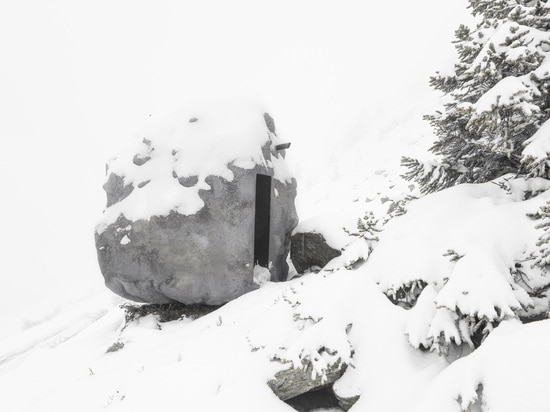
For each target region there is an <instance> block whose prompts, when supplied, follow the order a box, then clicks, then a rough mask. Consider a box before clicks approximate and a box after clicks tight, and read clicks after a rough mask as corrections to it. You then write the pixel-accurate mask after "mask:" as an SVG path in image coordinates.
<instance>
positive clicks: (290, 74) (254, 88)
mask: <svg viewBox="0 0 550 412" xmlns="http://www.w3.org/2000/svg"><path fill="white" fill-rule="evenodd" d="M207 3H208V4H207ZM210 3H211V4H210ZM364 3H365V2H362V1H354V2H346V3H345V4H343V3H342V2H335V1H315V2H314V1H304V2H299V3H297V2H293V1H281V2H277V3H268V2H257V1H239V2H236V3H235V4H233V2H232V4H231V5H229V3H225V2H221V1H217V2H166V4H163V5H162V6H160V5H157V4H155V5H154V7H153V5H152V3H150V2H147V1H132V2H130V1H121V2H116V3H112V2H107V1H104V2H103V1H100V2H95V3H94V6H93V7H91V6H90V7H85V6H82V5H78V6H77V5H76V3H73V2H69V1H61V0H59V1H54V2H48V4H45V3H43V2H35V3H34V4H33V6H34V8H31V9H27V8H25V7H24V6H22V5H17V4H16V3H12V4H9V5H8V4H7V3H3V4H2V5H0V23H1V24H0V35H1V36H0V37H1V38H4V39H6V38H14V39H17V41H14V42H2V43H0V50H1V51H2V53H3V56H5V59H4V60H5V64H2V67H0V73H2V76H0V86H1V87H0V88H1V89H2V90H3V93H2V96H0V108H1V111H2V113H3V114H4V116H3V120H2V122H0V136H1V137H2V141H3V142H4V144H5V145H6V146H5V147H7V150H6V151H5V153H7V156H6V158H4V159H3V160H2V162H0V170H1V174H2V176H5V179H4V182H3V192H4V193H5V198H3V201H2V202H0V213H1V215H2V216H3V218H4V222H3V233H2V237H1V238H0V246H1V250H2V269H1V271H0V280H1V282H2V288H1V289H0V312H1V313H0V325H1V326H0V410H2V411H10V412H11V411H21V412H23V411H25V412H27V411H74V410H84V411H85V410H90V411H97V410H103V409H106V410H113V411H139V410H148V409H152V408H154V409H156V410H158V409H161V408H163V407H165V408H178V407H181V408H182V409H186V410H187V409H189V410H204V411H223V410H228V411H229V410H231V411H233V410H240V411H253V410H265V411H271V410H272V411H278V410H281V411H284V410H286V411H289V410H291V408H290V407H289V406H288V405H287V404H285V403H283V402H281V401H279V400H278V398H277V397H276V396H275V395H274V394H273V393H272V392H271V390H270V389H269V387H268V386H267V384H266V382H267V381H268V380H269V379H270V378H271V377H272V376H273V374H274V373H275V372H276V371H278V370H280V369H281V368H282V367H284V365H285V364H284V363H281V362H280V361H273V360H274V359H279V360H283V361H288V362H294V363H295V364H299V363H300V360H301V359H304V358H305V359H310V360H313V363H314V366H315V370H316V371H317V372H318V373H320V374H323V372H324V371H325V367H326V365H327V363H330V362H331V361H334V359H332V358H333V357H334V356H336V355H331V354H333V353H335V354H337V356H339V357H340V358H342V359H343V360H346V361H349V362H351V363H352V365H353V367H349V368H348V369H347V371H346V373H345V374H344V376H343V377H342V378H341V379H340V380H339V381H338V382H337V383H336V384H335V390H336V391H337V392H338V393H340V394H342V395H345V396H355V395H361V397H360V400H359V401H358V402H357V403H356V404H355V406H354V407H353V408H352V411H405V410H415V411H423V412H430V411H437V412H441V411H460V410H461V408H462V409H463V410H467V409H468V408H470V410H495V411H499V412H502V411H504V412H506V411H519V410H522V411H543V410H546V409H547V405H548V403H549V401H550V399H548V394H547V393H548V392H547V391H545V387H544V384H545V379H544V378H545V376H546V375H547V373H546V371H547V370H549V369H550V357H549V356H548V350H547V349H546V348H548V346H549V344H550V324H549V323H548V321H547V320H546V321H537V322H533V323H529V324H521V323H520V322H519V320H518V319H520V318H521V319H525V318H528V317H529V316H538V315H540V314H541V313H542V314H544V313H545V312H546V311H547V310H548V306H547V304H548V302H547V301H545V300H544V299H540V298H538V297H533V296H530V295H529V292H532V291H533V290H536V289H541V288H544V287H545V286H546V285H547V282H546V279H545V278H544V277H543V276H541V274H540V273H538V272H536V270H532V269H531V268H530V266H529V262H530V260H529V258H530V256H529V254H530V253H531V252H533V251H534V250H535V249H536V248H535V245H534V243H535V242H536V239H537V237H538V235H539V233H538V231H537V229H535V224H536V222H534V221H532V220H530V218H528V217H527V215H526V214H527V213H535V212H536V211H537V209H538V208H539V207H540V206H541V205H542V204H543V203H544V200H545V198H547V196H548V195H547V194H545V193H547V192H545V190H547V189H548V187H546V186H545V185H544V184H542V183H541V182H540V181H531V182H529V187H527V186H525V185H522V184H520V183H518V182H515V181H514V180H512V179H510V180H509V181H499V182H495V183H487V184H485V185H478V186H460V187H457V188H453V189H450V190H447V191H444V192H442V193H438V194H435V195H431V196H428V197H426V198H422V199H419V200H413V201H410V202H408V203H406V204H405V206H404V207H405V209H406V210H407V213H406V214H404V215H403V216H397V217H394V218H393V219H392V220H390V221H389V222H388V223H387V224H385V225H384V226H383V231H382V232H381V234H380V236H379V237H380V240H379V241H378V242H376V244H375V245H374V249H373V252H372V254H371V255H370V256H368V254H369V249H368V247H366V246H365V244H364V243H361V242H364V241H363V240H362V239H358V240H355V238H350V237H349V236H347V235H345V232H344V231H343V230H342V226H344V227H346V228H347V229H348V230H350V231H354V230H355V229H356V228H355V225H356V221H357V219H358V218H359V217H362V216H364V214H365V212H367V211H372V212H373V213H374V215H375V216H376V217H379V218H381V219H382V218H383V217H384V216H386V215H387V214H388V211H389V208H390V206H392V205H394V204H396V203H398V202H402V201H404V200H406V199H407V201H408V196H418V192H417V188H415V187H414V186H413V185H411V183H410V182H406V181H404V180H402V179H400V178H399V175H400V173H402V170H401V169H400V168H399V160H400V158H401V156H403V155H408V156H413V157H420V158H421V157H423V156H425V153H426V149H427V148H428V147H429V145H430V143H431V140H432V135H431V130H430V128H429V126H428V124H427V123H426V122H424V121H423V120H422V115H423V114H425V113H429V112H431V111H432V110H433V109H434V107H435V106H436V104H437V96H435V95H434V94H433V93H431V92H430V91H429V89H428V86H427V77H428V76H429V75H430V74H432V73H433V72H434V71H435V70H437V69H440V70H445V69H446V68H448V67H449V66H450V65H451V64H452V59H453V57H452V56H453V50H452V47H451V45H450V40H451V38H452V33H453V30H454V28H455V27H456V26H457V25H458V24H459V23H463V22H468V21H469V17H468V16H467V12H466V9H465V4H464V3H465V2H458V1H455V0H446V1H443V2H442V1H441V0H439V1H436V0H423V1H419V2H408V1H404V0H403V1H398V2H392V3H391V4H390V3H387V4H386V3H383V4H368V5H366V4H364ZM121 22H123V23H121ZM389 22H391V24H390V23H389ZM235 93H237V94H242V93H244V94H249V95H253V96H254V98H259V99H260V100H263V101H265V102H266V104H267V106H268V110H269V112H270V113H271V114H272V116H273V117H274V118H275V121H276V124H277V129H278V133H279V134H280V135H281V137H282V138H285V139H289V140H292V141H293V145H292V147H291V150H290V151H289V154H288V155H289V157H288V160H289V162H291V163H292V164H293V166H294V170H295V174H296V176H297V178H298V184H299V198H298V212H299V215H300V217H301V219H302V223H301V225H302V227H303V228H319V230H321V231H323V232H324V233H329V234H331V235H333V238H334V239H329V240H333V243H334V244H338V247H344V246H346V245H347V244H348V243H349V242H351V241H353V240H355V243H353V244H352V245H351V246H349V247H348V249H347V252H345V253H344V255H343V256H342V257H341V258H337V259H336V260H335V261H333V262H332V263H331V266H330V270H327V271H324V272H321V273H319V274H310V275H307V276H304V277H301V278H296V279H293V280H292V281H290V282H287V283H281V284H273V283H267V284H266V285H265V286H263V287H262V288H261V289H260V290H258V291H255V292H252V293H250V294H247V295H245V296H243V297H241V298H239V299H237V300H235V301H233V302H230V303H229V304H227V305H225V306H224V307H222V308H221V309H219V310H217V311H215V312H213V313H211V314H209V315H206V316H204V317H202V318H200V319H198V320H195V321H191V320H189V319H187V320H180V321H173V322H167V323H159V322H158V320H157V319H155V318H154V317H153V316H148V317H145V318H142V319H140V320H139V321H134V322H130V323H129V324H128V325H125V320H124V313H123V311H122V309H120V307H119V305H120V304H121V303H122V302H123V301H122V299H120V298H118V297H115V296H113V295H112V294H111V293H110V292H108V291H107V290H105V289H104V287H103V285H102V279H101V274H100V273H99V268H98V267H97V262H96V257H95V250H94V245H93V228H94V226H95V224H96V222H97V219H98V217H99V215H100V213H101V210H102V208H103V206H104V194H103V193H102V190H101V185H102V182H103V179H104V163H105V161H107V160H108V159H109V157H110V156H111V155H112V154H113V153H116V152H117V149H118V147H120V146H123V145H124V144H125V142H126V138H125V136H129V135H131V133H132V132H134V131H135V130H137V129H139V127H140V126H141V125H142V124H143V123H145V121H146V120H147V119H148V118H149V117H150V116H151V117H154V118H158V117H160V113H164V112H167V111H171V110H172V109H173V108H174V107H176V106H179V105H180V104H181V102H182V101H183V100H186V99H187V98H190V97H204V96H210V95H214V94H223V95H228V94H235ZM497 183H498V184H497ZM526 190H531V191H535V192H536V194H538V195H537V196H535V197H532V198H530V199H527V198H526V196H525V191H526ZM449 250H451V251H452V252H451V253H450V254H449V253H448V252H449ZM453 253H454V254H453ZM445 254H446V255H445ZM444 255H445V256H444ZM359 257H362V258H367V257H368V260H367V261H366V263H364V264H363V265H361V266H359V267H355V268H346V267H345V266H347V264H348V263H350V262H352V261H354V260H357V258H359ZM453 258H457V259H458V260H453ZM518 263H520V264H523V266H521V268H522V272H521V276H520V278H521V279H519V280H518V273H519V272H517V271H516V272H514V273H511V272H510V268H516V269H517V266H516V264H518ZM418 281H422V282H425V283H426V284H427V286H426V287H425V288H424V289H423V290H422V292H421V293H420V295H419V296H415V298H416V297H417V298H418V302H417V304H416V306H415V307H414V308H413V309H410V310H408V309H405V308H403V307H402V306H403V305H401V306H399V305H395V304H394V303H392V301H391V300H390V298H392V299H395V297H396V292H397V291H399V289H400V288H402V287H403V286H406V285H410V284H411V282H418ZM419 292H420V291H419ZM479 296H483V299H478V298H477V297H479ZM478 302H484V303H485V305H484V306H483V307H481V306H476V303H478ZM251 308H253V310H251ZM468 315H471V316H473V317H477V318H480V319H482V320H483V319H485V321H486V322H487V323H486V324H485V326H486V327H487V328H488V330H489V329H492V328H494V330H492V332H491V333H490V334H489V337H488V338H487V339H486V340H485V341H484V342H483V344H482V345H481V346H480V347H479V348H477V349H476V350H475V351H472V348H471V345H473V344H474V342H472V338H471V332H472V329H471V328H472V325H471V324H468ZM487 325H490V326H487ZM474 326H475V325H474ZM468 328H470V329H468ZM440 338H441V339H440ZM115 343H116V345H115V346H113V344H115ZM117 347H118V348H119V349H118V350H115V351H113V350H111V351H107V349H108V348H117ZM321 348H324V350H321ZM327 348H328V349H330V351H326V349H327ZM422 348H424V349H426V348H428V349H433V350H432V351H422V350H421V349H422ZM438 351H439V352H441V353H445V354H446V356H440V355H439V354H438ZM331 357H332V358H331ZM476 408H477V409H476Z"/></svg>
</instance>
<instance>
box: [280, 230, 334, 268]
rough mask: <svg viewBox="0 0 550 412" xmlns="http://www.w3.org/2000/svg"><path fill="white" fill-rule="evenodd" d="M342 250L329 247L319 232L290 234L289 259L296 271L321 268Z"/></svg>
mask: <svg viewBox="0 0 550 412" xmlns="http://www.w3.org/2000/svg"><path fill="white" fill-rule="evenodd" d="M341 254H342V252H340V251H339V250H336V249H333V248H332V247H330V246H329V245H328V244H327V242H326V240H325V238H324V237H323V235H321V234H320V233H314V232H306V233H295V234H294V235H292V241H291V248H290V259H291V260H292V264H293V265H294V267H295V268H296V271H297V272H298V273H304V272H305V271H306V270H308V269H311V268H312V267H319V268H323V267H324V266H325V265H326V264H327V263H328V262H330V261H331V260H332V259H334V258H335V257H337V256H340V255H341Z"/></svg>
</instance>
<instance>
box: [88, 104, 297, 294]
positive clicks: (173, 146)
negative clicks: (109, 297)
mask: <svg viewBox="0 0 550 412" xmlns="http://www.w3.org/2000/svg"><path fill="white" fill-rule="evenodd" d="M287 147H288V145H285V144H283V143H282V142H281V141H279V139H278V138H277V136H276V134H275V125H274V122H273V119H272V118H271V117H270V116H269V115H268V114H267V113H266V112H265V111H264V110H263V109H262V108H261V107H260V106H259V105H257V104H256V103H254V102H249V101H245V102H243V101H234V100H226V101H217V102H203V103H200V104H195V105H193V106H190V107H187V108H184V109H182V110H180V111H178V112H177V113H175V114H174V115H172V116H170V117H168V118H166V119H163V120H162V121H159V122H155V123H153V124H151V125H150V126H148V127H145V128H144V130H142V131H141V132H140V134H139V135H138V136H137V140H136V143H135V144H134V145H133V146H131V147H130V148H129V149H128V150H126V151H124V152H123V153H122V154H121V155H119V156H118V157H116V158H114V159H112V160H111V161H110V162H109V164H108V169H107V170H108V178H107V183H106V184H105V186H104V188H105V191H106V192H107V208H106V209H105V211H104V213H103V217H102V219H101V221H100V223H99V224H98V226H97V227H96V232H95V239H96V247H97V253H98V259H99V265H100V268H101V271H102V273H103V276H104V277H105V282H106V285H107V286H108V287H109V288H110V289H111V290H112V291H114V292H115V293H117V294H119V295H121V296H123V297H126V298H129V299H132V300H135V301H141V302H151V303H168V302H172V301H179V302H182V303H185V304H197V303H203V304H211V305H216V304H222V303H225V302H228V301H229V300H231V299H234V298H236V297H237V296H240V295H242V294H243V293H246V292H248V291H251V290H253V289H256V288H257V287H258V283H259V282H255V280H256V277H255V276H254V275H255V273H258V272H261V271H258V270H257V269H256V271H255V270H254V269H255V266H256V265H260V266H263V267H266V268H268V269H269V273H268V275H269V276H268V277H270V279H268V280H272V281H282V280H286V278H287V273H288V266H287V264H286V257H287V255H288V252H289V248H290V234H291V232H292V230H293V229H294V227H295V226H296V224H297V215H296V210H295V206H294V199H295V196H296V180H295V179H294V178H293V177H292V176H291V174H290V173H289V171H288V169H287V167H286V164H285V160H284V157H285V148H287ZM263 272H265V271H263ZM263 272H262V273H263ZM264 275H265V274H264ZM265 277H266V276H263V278H265ZM263 280H264V281H265V279H263Z"/></svg>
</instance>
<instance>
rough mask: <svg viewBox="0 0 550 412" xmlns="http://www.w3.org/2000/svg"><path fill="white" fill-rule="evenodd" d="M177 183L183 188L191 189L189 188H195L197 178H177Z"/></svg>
mask: <svg viewBox="0 0 550 412" xmlns="http://www.w3.org/2000/svg"><path fill="white" fill-rule="evenodd" d="M178 182H179V183H180V185H182V186H183V187H191V186H195V185H196V184H197V183H198V182H199V177H198V176H183V177H178Z"/></svg>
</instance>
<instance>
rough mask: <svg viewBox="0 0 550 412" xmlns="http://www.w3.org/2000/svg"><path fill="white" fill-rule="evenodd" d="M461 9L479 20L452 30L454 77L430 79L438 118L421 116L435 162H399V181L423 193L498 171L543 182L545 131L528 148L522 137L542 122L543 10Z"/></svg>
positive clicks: (490, 4)
mask: <svg viewBox="0 0 550 412" xmlns="http://www.w3.org/2000/svg"><path fill="white" fill-rule="evenodd" d="M469 3H470V8H471V10H472V13H473V15H474V16H477V17H478V18H480V22H479V23H478V24H477V26H476V27H475V28H473V29H472V28H469V27H467V26H464V25H462V26H460V27H459V28H458V29H457V30H456V32H455V36H456V40H455V42H454V43H455V47H456V50H457V52H458V58H459V61H458V63H456V64H455V68H454V72H453V73H451V74H449V75H445V74H441V73H437V74H436V75H435V76H433V77H432V78H431V79H430V84H431V86H432V87H433V88H434V89H436V90H438V91H441V92H443V93H444V94H445V98H446V103H445V104H444V107H443V109H442V111H441V112H436V113H435V114H431V115H428V116H426V119H427V120H429V122H430V123H431V125H432V127H433V128H434V130H435V134H436V137H437V140H436V141H435V143H434V144H433V146H432V147H431V151H432V152H433V153H434V154H435V155H436V160H435V161H432V162H420V161H418V160H417V159H412V158H403V160H402V164H403V165H404V166H405V167H407V168H408V171H407V172H406V174H405V178H406V179H408V180H415V181H417V183H418V184H419V185H420V188H421V190H422V191H423V192H424V193H430V192H434V191H437V190H441V189H444V188H446V187H450V186H454V185H456V184H460V183H480V182H486V181H489V180H492V179H495V178H497V177H499V176H502V175H504V174H506V173H515V174H518V175H529V176H542V177H548V171H549V167H548V164H550V163H548V160H547V159H548V152H550V143H549V144H547V145H546V146H548V150H546V146H544V145H542V144H541V139H542V140H543V141H544V142H546V141H550V133H546V134H545V135H544V136H543V137H539V138H537V139H536V142H535V143H536V144H535V146H532V145H531V143H532V140H529V141H528V139H530V138H532V137H533V136H534V135H535V133H536V132H537V131H538V130H539V128H540V127H541V125H543V123H544V122H545V121H546V120H547V119H548V118H549V117H550V94H549V90H550V88H549V85H550V58H549V51H550V4H548V3H547V2H546V1H542V0H535V1H533V0H496V1H495V0H469ZM526 141H527V143H528V144H527V147H525V150H526V151H525V153H524V146H525V143H526ZM529 146H531V147H529ZM541 146H542V147H541Z"/></svg>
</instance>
